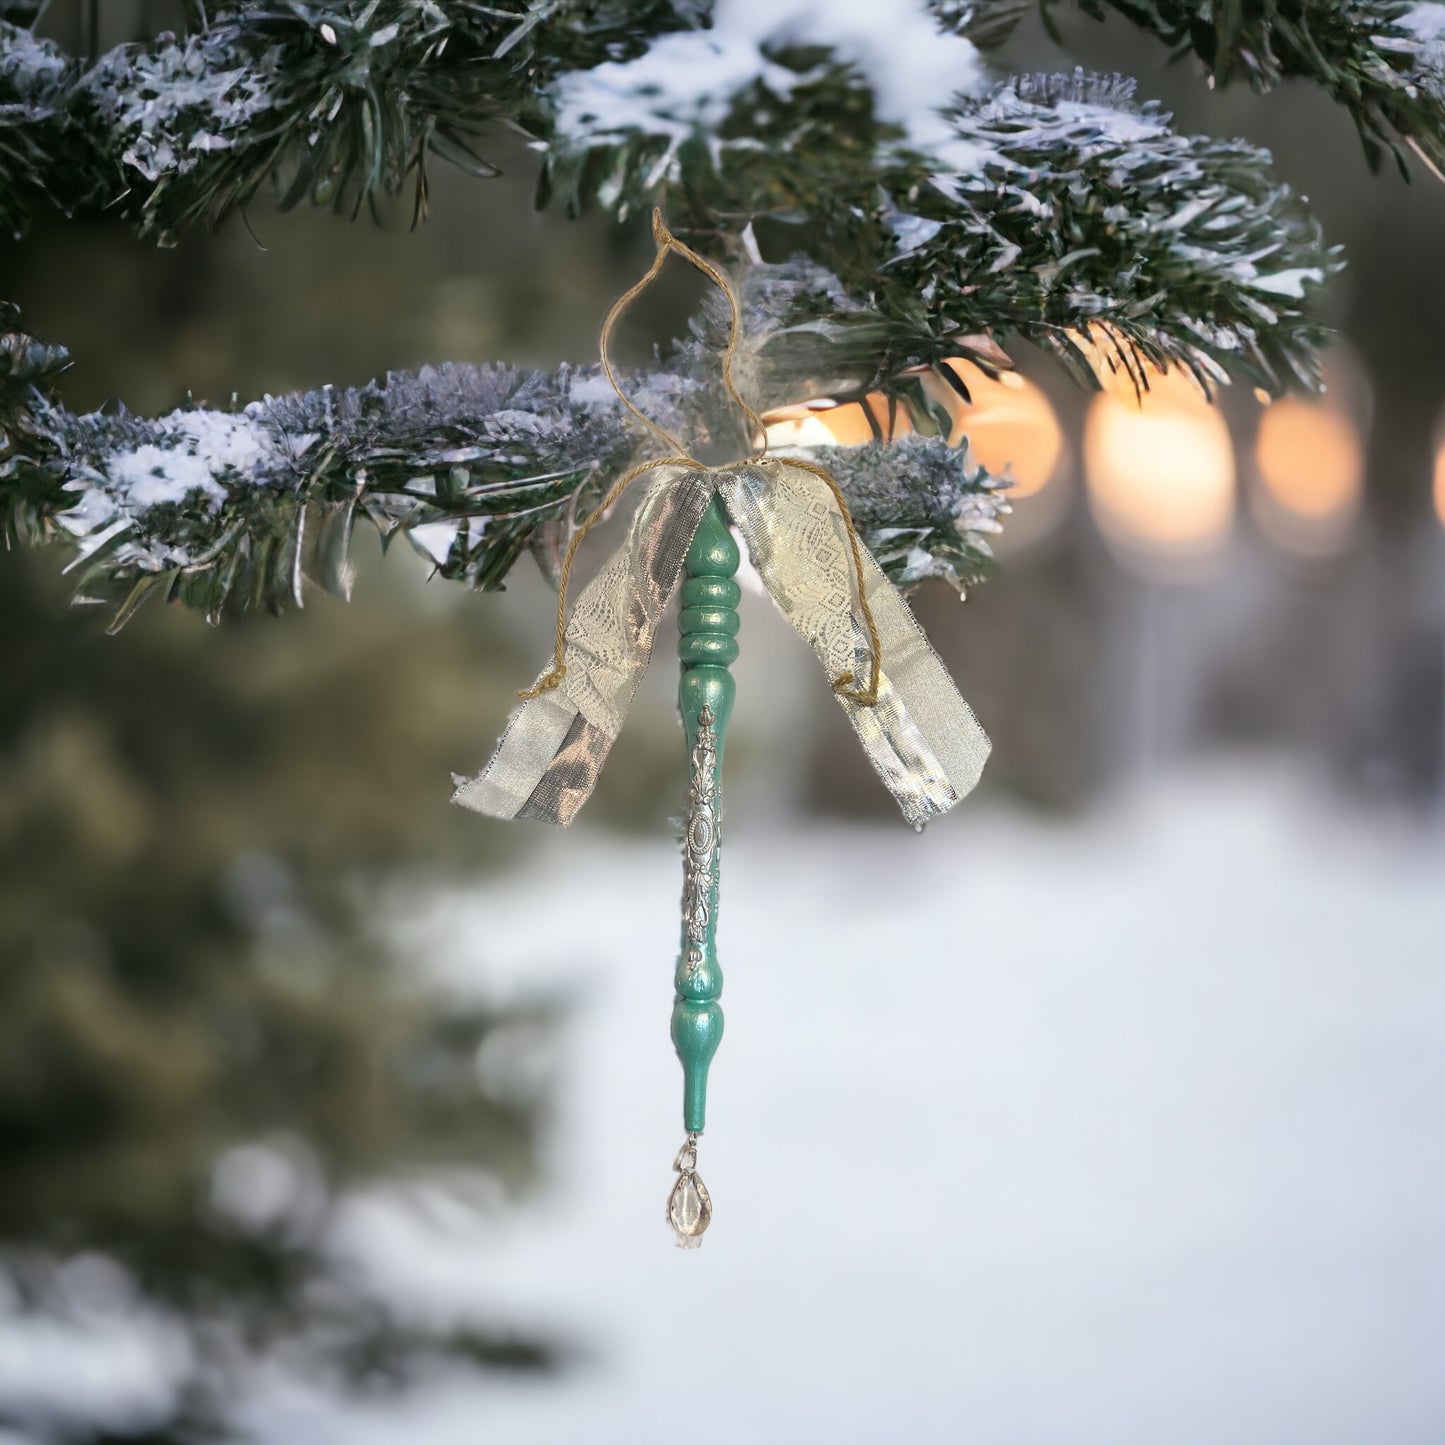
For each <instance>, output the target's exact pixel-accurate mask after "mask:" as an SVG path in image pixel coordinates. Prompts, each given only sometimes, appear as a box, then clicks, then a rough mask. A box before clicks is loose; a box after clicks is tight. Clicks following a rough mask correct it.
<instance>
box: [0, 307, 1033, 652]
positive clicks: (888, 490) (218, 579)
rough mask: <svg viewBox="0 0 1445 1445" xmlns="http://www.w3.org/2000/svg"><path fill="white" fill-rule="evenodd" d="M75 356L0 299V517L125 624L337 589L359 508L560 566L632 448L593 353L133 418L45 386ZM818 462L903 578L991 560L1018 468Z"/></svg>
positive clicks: (399, 527)
mask: <svg viewBox="0 0 1445 1445" xmlns="http://www.w3.org/2000/svg"><path fill="white" fill-rule="evenodd" d="M678 360H679V362H680V364H681V365H683V366H684V367H686V366H687V365H688V364H689V363H688V360H687V352H686V348H684V349H683V350H682V351H680V352H679V357H678ZM65 364H66V358H65V354H64V353H63V351H60V350H59V349H58V348H46V347H43V346H41V345H40V344H39V343H37V342H35V341H34V340H33V339H32V338H30V337H27V336H25V335H24V334H23V333H21V332H20V331H19V330H18V318H17V317H16V316H15V314H14V313H13V311H11V312H9V313H0V511H3V515H4V517H5V526H6V536H7V540H15V541H20V542H25V543H30V544H35V543H40V542H44V541H47V540H51V541H60V542H63V543H64V544H65V545H66V546H67V547H68V549H69V551H70V552H71V554H72V555H71V559H70V562H69V567H68V569H67V570H70V571H73V572H74V573H75V574H76V577H77V584H76V586H77V600H78V601H82V602H92V603H100V604H105V605H107V606H109V607H111V608H113V609H114V618H113V622H112V627H113V628H118V627H120V626H122V625H123V624H124V623H125V622H126V621H127V620H128V619H129V618H130V617H131V616H132V615H133V614H134V612H135V610H136V608H137V607H139V606H140V604H141V603H142V602H144V601H145V600H147V599H148V598H149V597H152V596H165V597H167V598H168V599H170V600H172V601H178V602H180V603H182V604H184V605H187V606H190V607H194V608H197V609H199V610H201V611H202V612H204V613H205V614H206V616H207V617H208V618H210V619H211V620H212V621H217V620H219V618H220V617H221V615H222V613H223V612H224V611H225V610H227V609H228V608H229V609H232V610H242V611H244V610H248V609H252V608H259V607H269V608H271V609H272V610H276V611H280V610H283V609H285V608H287V607H289V606H293V605H294V606H300V605H301V604H302V601H303V597H304V594H305V589H306V587H307V586H308V585H318V586H321V587H323V588H325V589H326V590H328V591H331V592H334V593H337V594H339V595H342V596H347V595H349V594H350V589H351V584H352V580H353V576H354V567H353V563H352V557H351V543H352V535H353V532H354V529H355V527H356V525H357V523H358V522H363V523H366V524H369V525H371V526H374V527H375V528H376V530H377V531H378V532H379V533H380V534H381V537H382V538H383V540H384V541H390V540H392V539H394V538H395V537H398V536H404V537H406V539H407V540H408V541H409V542H410V543H411V545H412V546H413V547H414V548H416V549H417V550H418V551H420V552H421V553H422V554H423V555H425V556H426V557H427V558H429V559H430V560H431V561H432V562H433V563H434V564H435V566H436V569H437V571H438V573H440V574H441V575H442V576H444V577H448V578H453V579H456V580H459V581H463V582H465V583H467V584H468V585H469V586H471V587H473V588H475V589H478V590H485V589H489V588H495V587H499V586H500V585H501V584H502V580H503V578H504V577H505V576H506V574H507V572H508V571H509V570H510V568H511V567H512V565H513V563H514V562H516V561H517V559H518V558H519V557H520V556H521V554H522V553H523V552H525V551H528V550H530V551H531V552H532V553H533V554H534V556H535V557H536V558H537V561H538V563H539V564H540V565H541V566H542V568H543V569H544V571H546V572H548V573H549V574H550V575H553V576H555V573H556V570H557V567H558V565H559V564H560V560H561V553H562V551H563V549H565V547H566V544H567V542H568V540H569V539H570V536H571V533H572V529H573V528H574V527H575V526H576V525H577V524H578V523H579V522H580V521H581V520H583V519H584V518H585V517H586V515H587V514H588V512H589V511H590V510H591V509H592V508H593V507H595V505H596V504H597V502H598V500H599V499H600V498H601V496H602V494H603V492H604V491H605V489H606V487H607V486H608V484H609V483H610V482H611V481H612V480H613V479H614V478H615V477H616V475H617V474H618V473H619V472H620V471H622V470H623V469H624V468H625V467H626V466H627V465H628V464H630V463H631V462H632V461H633V460H634V459H635V458H636V457H637V456H638V455H639V452H638V447H639V437H638V434H637V433H636V431H635V430H633V429H632V427H631V424H630V423H625V422H624V420H623V414H622V412H621V408H620V407H618V406H617V405H616V403H615V400H614V399H613V397H612V393H611V392H610V390H609V389H608V388H607V387H606V385H605V384H604V383H603V382H602V380H601V378H600V376H599V374H598V371H597V368H595V367H586V368H577V369H574V368H570V367H563V368H561V369H559V370H558V371H556V372H554V373H542V372H526V371H519V370H514V369H513V368H511V367H508V366H501V365H493V366H483V367H475V366H443V367H437V368H426V369H424V370H422V371H421V372H419V373H416V374H405V375H391V376H388V377H387V378H386V380H385V382H384V383H373V384H371V385H369V386H365V387H360V388H352V389H346V390H342V389H336V388H332V387H324V388H322V389H320V390H318V391H311V392H304V393H297V394H294V395H289V396H281V397H266V398H264V399H263V400H261V401H256V402H252V403H250V404H249V405H247V406H244V407H242V408H240V409H239V410H231V411H219V410H215V409H212V408H208V407H204V406H195V407H186V408H182V409H180V410H177V411H173V412H171V413H170V414H169V415H166V416H162V417H157V418H142V417H136V416H132V415H130V414H128V413H126V412H124V411H122V412H118V413H110V414H107V413H91V414H88V415H84V416H77V415H75V414H73V413H71V412H69V411H67V410H66V409H65V408H64V407H62V406H61V405H60V404H59V403H58V402H57V401H56V400H55V398H54V395H53V392H52V391H51V389H50V388H51V385H52V383H53V381H54V379H55V377H56V375H58V373H59V371H60V370H61V369H62V368H63V367H64V366H65ZM706 390H708V387H707V385H706V384H705V382H704V381H702V380H700V379H699V378H698V377H697V376H694V375H689V374H687V372H686V371H670V370H659V371H658V372H655V373H652V374H650V375H649V376H648V377H647V378H646V379H645V380H642V379H639V380H638V381H637V383H636V387H635V394H636V395H637V396H639V397H640V398H642V399H643V400H644V402H645V403H646V405H647V406H648V408H649V409H650V410H651V411H652V412H653V413H654V414H656V415H659V416H662V417H665V418H666V419H667V420H668V421H669V423H671V424H674V425H676V424H686V423H687V422H688V421H689V420H693V421H694V427H695V426H696V424H697V423H696V420H695V419H696V418H698V417H700V416H702V415H704V414H705V410H706V409H705V406H703V405H702V404H701V403H702V394H703V393H704V392H705V391H706ZM818 456H819V459H820V460H821V461H823V462H824V463H825V464H826V465H827V466H828V467H829V468H830V469H831V470H832V471H833V473H834V475H835V476H836V477H837V479H838V481H839V483H840V485H841V486H842V487H843V488H844V491H845V493H846V494H847V495H848V496H849V499H850V502H851V503H852V505H853V507H854V512H855V516H856V519H857V521H858V524H859V527H860V530H861V531H862V533H863V536H864V538H865V540H866V541H867V542H868V544H869V545H870V546H871V547H872V548H873V549H874V551H875V555H877V557H878V560H879V562H880V564H881V565H882V566H883V567H884V569H885V571H887V572H888V573H889V575H890V576H891V577H892V578H893V579H894V581H896V582H898V583H901V584H908V583H912V582H917V581H919V580H921V579H922V578H924V577H942V578H944V579H946V580H948V581H950V582H952V583H953V584H954V585H955V586H957V587H959V588H960V589H962V588H963V587H964V586H965V585H968V584H971V583H972V582H973V581H975V580H976V579H977V578H978V577H979V576H980V574H981V573H982V571H983V569H984V567H985V566H986V564H987V561H988V558H989V546H988V536H989V534H991V533H992V532H995V531H997V530H998V518H999V517H1000V516H1001V515H1002V514H1003V513H1004V512H1006V511H1007V510H1008V508H1007V503H1006V501H1005V499H1004V494H1003V493H1004V488H1005V487H1006V483H1005V482H1002V481H1000V480H999V479H997V478H994V477H991V476H989V475H988V474H987V473H986V472H984V471H983V469H982V468H979V467H977V466H976V465H974V464H973V463H972V462H971V461H970V460H969V458H968V456H967V453H966V452H965V451H963V450H959V449H957V448H954V447H950V446H949V445H947V443H946V442H945V441H943V440H939V439H937V438H928V437H921V436H912V437H907V438H903V439H901V440H900V441H898V442H896V443H893V444H891V445H888V446H884V445H881V444H872V445H869V446H863V447H854V448H840V449H828V450H827V452H826V454H824V453H819V454H818Z"/></svg>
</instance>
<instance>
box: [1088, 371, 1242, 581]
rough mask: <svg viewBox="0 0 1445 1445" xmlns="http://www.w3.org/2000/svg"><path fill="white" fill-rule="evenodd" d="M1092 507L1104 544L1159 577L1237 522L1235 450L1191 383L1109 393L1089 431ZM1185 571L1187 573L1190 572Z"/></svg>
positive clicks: (1205, 550)
mask: <svg viewBox="0 0 1445 1445" xmlns="http://www.w3.org/2000/svg"><path fill="white" fill-rule="evenodd" d="M1084 472H1085V477H1086V479H1087V482H1088V490H1089V503H1090V506H1091V508H1092V510H1093V513H1094V517H1095V520H1096V521H1097V522H1098V524H1099V528H1100V530H1101V531H1102V532H1103V533H1104V535H1105V537H1107V538H1108V540H1109V541H1110V542H1111V543H1113V544H1114V545H1115V546H1116V548H1117V549H1118V550H1119V552H1120V553H1121V554H1122V555H1123V556H1125V557H1126V558H1127V559H1128V560H1130V561H1137V562H1141V563H1145V564H1151V563H1153V562H1156V561H1157V562H1163V563H1165V564H1166V566H1165V569H1164V572H1163V575H1166V576H1171V575H1173V576H1177V575H1179V567H1180V566H1181V565H1184V564H1189V563H1191V562H1198V561H1200V560H1201V559H1203V558H1205V557H1207V556H1208V555H1209V554H1210V553H1212V552H1213V551H1214V550H1215V549H1217V548H1218V546H1219V545H1220V544H1221V543H1222V542H1223V541H1224V539H1225V538H1226V537H1227V536H1228V534H1229V530H1230V526H1231V524H1232V522H1233V519H1234V448H1233V445H1232V443H1231V441H1230V436H1229V428H1228V426H1227V425H1226V424H1225V420H1224V418H1223V416H1222V415H1221V414H1220V412H1219V409H1218V408H1217V407H1215V406H1213V405H1211V404H1210V402H1209V401H1208V400H1207V398H1206V397H1205V396H1204V394H1203V393H1202V392H1201V391H1200V390H1199V388H1198V387H1197V386H1196V385H1195V384H1194V382H1193V381H1192V380H1191V379H1190V378H1189V377H1187V376H1185V375H1183V374H1182V373H1178V372H1171V373H1170V374H1168V375H1167V376H1156V377H1154V378H1153V379H1152V380H1151V384H1150V389H1149V391H1147V392H1146V393H1144V395H1143V397H1142V400H1141V399H1140V398H1138V397H1136V396H1135V395H1134V393H1133V392H1132V391H1118V390H1109V391H1105V392H1101V393H1100V394H1099V395H1098V396H1096V397H1095V398H1094V401H1093V404H1092V405H1091V406H1090V408H1089V415H1088V420H1087V421H1086V423H1085V426H1084ZM1185 570H1186V571H1187V570H1188V567H1187V565H1186V568H1185Z"/></svg>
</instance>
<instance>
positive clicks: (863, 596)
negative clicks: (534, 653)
mask: <svg viewBox="0 0 1445 1445" xmlns="http://www.w3.org/2000/svg"><path fill="white" fill-rule="evenodd" d="M652 235H653V239H654V240H655V241H656V242H657V255H656V257H655V258H654V259H653V262H652V265H651V266H650V267H649V268H648V270H647V272H646V274H645V275H644V276H643V277H642V278H641V279H640V280H638V281H637V282H635V283H634V284H633V285H632V286H631V287H630V288H629V289H628V290H627V291H625V292H624V293H623V294H622V295H621V296H619V297H618V298H617V300H616V301H615V302H613V304H612V309H611V310H610V311H609V312H608V313H607V317H606V319H605V320H604V321H603V323H602V334H601V336H600V337H599V339H598V343H597V349H598V354H599V356H600V358H601V361H602V372H603V375H604V376H606V378H607V383H608V385H609V386H611V388H612V390H613V391H614V392H616V393H617V399H618V400H619V401H620V402H621V403H622V405H623V406H625V407H626V408H627V410H628V411H630V412H631V413H632V415H633V416H635V417H636V418H637V419H638V421H640V422H642V423H643V425H644V426H646V427H648V428H649V429H650V430H652V431H654V432H656V433H657V435H658V436H660V437H661V438H662V439H663V441H665V442H666V443H667V444H668V446H669V447H672V448H673V450H674V453H675V454H674V455H672V456H667V457H659V458H658V459H657V460H655V461H650V462H643V463H642V464H641V465H640V466H636V467H633V468H632V470H631V471H629V472H627V473H626V474H624V475H623V476H621V477H619V478H618V479H617V481H616V482H614V483H613V484H612V486H611V487H610V488H609V489H608V492H607V495H606V496H605V497H603V499H602V501H601V502H600V503H599V504H598V505H597V506H596V507H595V508H594V509H593V511H592V512H591V513H590V514H589V515H588V517H587V520H586V521H585V522H583V523H582V525H581V527H579V528H578V529H577V532H576V533H575V535H574V536H573V538H572V540H571V542H570V543H569V544H568V547H567V554H566V556H565V557H564V558H563V560H562V572H561V575H560V577H559V578H558V582H557V639H556V646H555V649H554V652H553V661H552V667H551V669H550V670H549V671H548V672H546V673H545V674H544V675H543V676H542V677H541V678H540V679H539V680H538V682H537V685H536V686H535V687H530V688H526V689H523V690H521V691H519V692H518V694H517V696H518V697H522V698H529V699H530V698H536V697H540V696H541V695H542V694H543V693H544V692H550V691H551V690H552V689H553V688H555V687H557V686H558V685H559V684H560V683H561V681H562V679H563V678H564V677H566V675H567V663H566V657H565V652H566V646H567V587H568V583H569V581H570V579H571V576H572V564H573V562H574V561H575V560H576V557H577V552H578V549H579V548H580V547H581V545H582V542H583V540H584V539H585V538H586V536H587V534H588V532H590V531H591V530H592V526H593V524H594V523H595V522H596V521H597V520H598V519H599V518H600V517H602V516H604V515H605V514H606V513H607V512H608V511H609V509H610V508H611V507H612V506H613V505H615V503H616V502H617V501H618V499H619V498H620V497H621V496H622V494H623V493H624V492H625V491H626V490H627V489H628V487H630V486H631V485H632V484H633V482H635V481H636V480H637V479H638V478H639V477H641V476H644V475H646V473H648V472H651V471H655V470H656V469H657V468H659V467H666V466H685V467H692V468H695V469H696V470H698V471H711V470H712V468H710V467H707V466H705V465H704V464H703V463H702V462H699V461H697V460H696V459H695V458H693V457H690V456H688V455H686V452H685V449H684V447H683V445H682V443H681V442H680V441H679V440H678V439H677V438H676V437H674V436H673V435H672V434H671V433H670V432H667V431H664V430H663V428H662V427H660V426H658V424H657V423H656V422H655V421H653V420H652V418H651V417H649V416H646V415H644V414H643V413H642V412H641V411H639V410H638V408H637V407H635V406H634V405H633V404H632V402H631V401H630V400H629V399H628V396H627V393H626V392H625V391H623V389H622V386H621V383H620V382H619V381H618V380H617V374H616V372H615V371H614V370H613V367H612V357H611V355H610V354H609V353H608V350H607V343H608V341H609V339H610V338H611V335H612V328H613V327H614V326H615V325H616V324H617V321H618V320H619V318H620V317H621V316H622V313H623V312H624V311H626V309H627V308H628V307H629V306H630V305H631V304H632V303H633V302H634V301H635V300H636V299H637V298H638V297H639V296H640V295H642V293H643V292H644V291H646V290H647V288H648V287H649V286H650V285H652V283H653V282H654V281H655V280H656V279H657V277H658V274H659V273H660V272H661V270H662V268H663V265H664V264H665V263H666V261H667V257H668V254H669V253H670V252H673V251H676V252H677V254H678V255H679V256H681V257H682V258H683V259H684V260H685V261H687V262H689V263H690V264H691V265H693V266H695V267H696V268H697V269H698V270H699V271H701V272H702V274H703V275H704V276H706V277H707V278H708V280H709V281H711V282H712V283H713V285H714V286H716V287H717V288H718V290H719V291H721V292H722V293H723V295H724V296H725V297H726V298H727V303H728V312H729V317H730V320H729V324H728V342H727V347H726V348H725V350H724V351H723V358H722V377H723V386H724V387H725V388H726V390H727V394H728V396H729V398H730V399H731V400H732V401H733V402H734V403H735V404H736V406H737V407H738V408H739V410H740V411H741V412H742V413H743V415H744V416H745V417H746V418H747V419H748V422H749V424H750V425H751V427H752V431H753V434H754V435H755V436H757V437H758V438H759V439H760V441H761V443H762V450H761V451H759V452H757V453H755V454H754V455H753V456H752V457H750V458H748V462H751V463H763V462H766V461H767V456H768V433H767V428H766V427H765V426H764V425H763V420H762V418H761V417H760V416H759V415H758V414H757V412H755V411H754V410H753V409H752V407H750V406H749V405H748V404H747V402H746V401H745V400H744V399H743V397H742V396H741V394H740V393H739V392H738V389H737V387H736V386H735V385H734V383H733V357H734V356H735V355H736V353H737V349H738V344H739V342H740V340H741V338H742V327H743V317H742V307H741V306H740V305H739V304H738V299H737V296H736V295H735V294H734V292H733V289H732V286H731V285H730V284H729V283H728V280H727V278H726V277H725V276H724V275H723V273H722V272H721V271H719V270H718V269H717V267H716V266H714V265H713V264H712V263H711V262H710V261H707V260H705V259H704V258H703V257H702V256H699V255H698V253H697V252H696V251H694V250H693V249H692V247H690V246H687V245H684V244H683V242H681V241H679V240H678V239H677V237H676V236H674V235H673V234H672V232H671V231H670V230H668V228H667V223H666V222H665V221H664V220H663V218H662V211H661V210H660V209H655V210H654V211H653V213H652ZM746 464H747V463H743V464H741V465H746ZM788 465H789V466H792V467H798V468H800V469H801V470H803V471H805V472H810V473H811V474H812V475H813V476H815V477H817V478H818V479H819V480H820V481H822V482H823V483H824V484H825V485H826V486H827V487H828V489H829V491H830V492H832V494H833V500H834V501H835V502H836V503H837V504H838V511H839V514H840V515H841V516H842V518H843V527H844V530H845V531H846V532H847V534H848V549H849V552H850V554H851V557H852V562H853V573H854V577H855V579H856V581H857V585H858V607H859V611H860V612H861V613H862V615H863V624H864V627H865V629H866V630H867V633H868V651H869V677H868V685H867V686H866V687H861V688H854V687H852V686H851V684H852V683H854V682H855V681H856V678H855V676H854V674H853V673H851V672H844V673H840V674H839V675H838V677H837V678H836V679H835V680H834V683H833V690H834V692H836V693H837V694H838V695H839V696H840V697H845V698H848V699H849V700H850V701H852V702H856V703H858V704H859V705H860V706H862V707H874V706H875V705H876V704H877V702H878V690H879V687H880V685H881V682H882V667H883V663H882V651H883V647H882V643H881V641H880V639H879V636H878V625H877V623H876V622H875V621H874V619H873V609H872V608H871V607H870V606H869V604H868V594H867V589H866V586H865V582H864V577H865V573H864V569H863V544H862V542H860V541H859V539H858V529H857V528H856V527H855V526H854V524H853V514H852V513H851V512H850V511H849V509H848V502H847V500H846V498H845V497H844V496H843V489H842V488H841V487H840V486H839V485H838V483H837V481H836V480H835V479H834V478H833V477H832V475H831V474H830V473H829V472H828V471H827V470H826V469H825V468H823V467H820V466H818V465H817V464H816V463H813V462H805V461H800V460H799V459H798V458H796V457H790V458H788Z"/></svg>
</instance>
